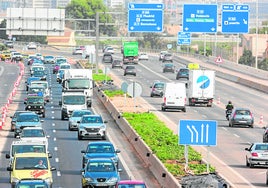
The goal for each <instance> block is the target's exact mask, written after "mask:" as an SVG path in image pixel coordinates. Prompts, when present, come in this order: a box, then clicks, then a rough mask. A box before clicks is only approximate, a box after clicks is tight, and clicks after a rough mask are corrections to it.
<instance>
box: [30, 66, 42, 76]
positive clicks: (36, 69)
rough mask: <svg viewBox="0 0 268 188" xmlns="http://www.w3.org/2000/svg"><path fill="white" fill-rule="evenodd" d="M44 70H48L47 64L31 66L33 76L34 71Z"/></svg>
mask: <svg viewBox="0 0 268 188" xmlns="http://www.w3.org/2000/svg"><path fill="white" fill-rule="evenodd" d="M43 70H46V68H45V66H43V65H40V64H38V65H32V66H31V67H30V74H31V76H32V75H33V72H34V71H43Z"/></svg>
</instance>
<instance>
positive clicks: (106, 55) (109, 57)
mask: <svg viewBox="0 0 268 188" xmlns="http://www.w3.org/2000/svg"><path fill="white" fill-rule="evenodd" d="M112 62H113V56H112V54H111V53H104V54H103V57H102V63H112Z"/></svg>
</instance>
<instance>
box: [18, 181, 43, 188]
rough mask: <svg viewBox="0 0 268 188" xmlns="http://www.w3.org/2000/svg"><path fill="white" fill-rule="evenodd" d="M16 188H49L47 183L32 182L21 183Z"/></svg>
mask: <svg viewBox="0 0 268 188" xmlns="http://www.w3.org/2000/svg"><path fill="white" fill-rule="evenodd" d="M16 188H48V186H47V184H45V183H38V182H31V183H26V182H25V183H24V182H20V183H19V184H18V185H16Z"/></svg>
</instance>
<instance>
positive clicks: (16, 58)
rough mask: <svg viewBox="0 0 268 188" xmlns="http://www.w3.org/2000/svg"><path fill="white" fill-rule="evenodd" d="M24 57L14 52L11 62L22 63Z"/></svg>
mask: <svg viewBox="0 0 268 188" xmlns="http://www.w3.org/2000/svg"><path fill="white" fill-rule="evenodd" d="M22 60H23V57H22V55H21V53H20V52H13V53H12V54H11V61H13V62H16V61H22Z"/></svg>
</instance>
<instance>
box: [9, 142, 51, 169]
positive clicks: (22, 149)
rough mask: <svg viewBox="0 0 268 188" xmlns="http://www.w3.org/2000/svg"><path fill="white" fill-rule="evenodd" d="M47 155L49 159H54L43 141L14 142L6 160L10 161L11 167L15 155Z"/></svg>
mask: <svg viewBox="0 0 268 188" xmlns="http://www.w3.org/2000/svg"><path fill="white" fill-rule="evenodd" d="M32 152H35V153H47V154H48V156H49V158H52V155H51V154H50V153H49V151H48V148H47V144H46V143H45V142H41V141H36V140H35V141H33V140H27V141H25V140H24V141H23V140H16V141H12V143H11V146H10V150H9V153H6V159H9V166H10V167H11V166H12V163H13V159H14V155H15V154H16V153H32Z"/></svg>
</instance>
